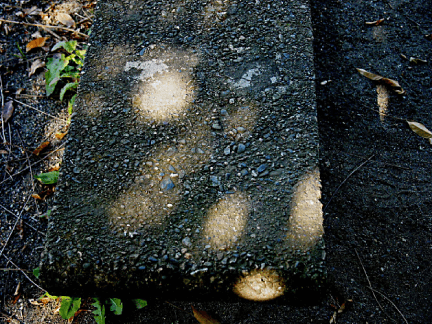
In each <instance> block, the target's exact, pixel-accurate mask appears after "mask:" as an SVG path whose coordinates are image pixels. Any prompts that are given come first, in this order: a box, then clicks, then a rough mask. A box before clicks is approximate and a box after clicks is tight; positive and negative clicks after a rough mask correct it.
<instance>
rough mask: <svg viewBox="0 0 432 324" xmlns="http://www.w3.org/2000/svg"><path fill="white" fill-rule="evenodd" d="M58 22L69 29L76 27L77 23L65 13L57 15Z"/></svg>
mask: <svg viewBox="0 0 432 324" xmlns="http://www.w3.org/2000/svg"><path fill="white" fill-rule="evenodd" d="M56 18H57V21H59V22H60V23H62V24H63V25H65V26H67V27H75V21H74V20H73V19H72V17H71V16H70V15H69V14H67V13H64V12H59V13H57V15H56Z"/></svg>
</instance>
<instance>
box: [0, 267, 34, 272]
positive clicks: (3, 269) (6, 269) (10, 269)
mask: <svg viewBox="0 0 432 324" xmlns="http://www.w3.org/2000/svg"><path fill="white" fill-rule="evenodd" d="M0 271H25V272H30V271H29V270H25V269H19V268H18V269H12V268H0Z"/></svg>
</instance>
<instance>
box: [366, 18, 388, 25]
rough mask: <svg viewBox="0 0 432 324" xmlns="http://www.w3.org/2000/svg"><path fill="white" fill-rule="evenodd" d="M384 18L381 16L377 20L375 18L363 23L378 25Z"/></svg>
mask: <svg viewBox="0 0 432 324" xmlns="http://www.w3.org/2000/svg"><path fill="white" fill-rule="evenodd" d="M384 20H385V19H384V18H382V19H378V20H375V21H367V22H365V24H366V25H371V26H378V25H380V24H381V23H382V22H383V21H384Z"/></svg>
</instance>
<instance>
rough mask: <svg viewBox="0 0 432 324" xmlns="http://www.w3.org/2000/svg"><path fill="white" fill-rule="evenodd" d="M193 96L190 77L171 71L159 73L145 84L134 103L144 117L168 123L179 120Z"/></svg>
mask: <svg viewBox="0 0 432 324" xmlns="http://www.w3.org/2000/svg"><path fill="white" fill-rule="evenodd" d="M143 73H145V72H143ZM192 96H193V85H192V81H191V79H190V78H189V75H187V74H182V73H180V72H177V71H170V72H162V73H157V74H156V75H154V76H153V78H151V79H149V80H148V81H146V82H143V83H142V85H141V86H140V87H139V89H138V92H137V93H136V94H135V95H134V97H133V101H132V103H133V106H134V107H135V108H138V113H139V114H141V115H142V116H143V117H150V118H152V119H154V120H155V121H166V120H169V119H171V118H175V119H178V118H179V117H180V114H181V113H182V112H183V110H184V108H185V107H186V106H187V105H188V103H189V102H191V101H192Z"/></svg>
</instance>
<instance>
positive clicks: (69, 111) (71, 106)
mask: <svg viewBox="0 0 432 324" xmlns="http://www.w3.org/2000/svg"><path fill="white" fill-rule="evenodd" d="M76 96H77V94H74V95H73V97H72V98H71V100H69V103H68V113H69V115H72V112H73V105H74V103H75V99H76Z"/></svg>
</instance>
